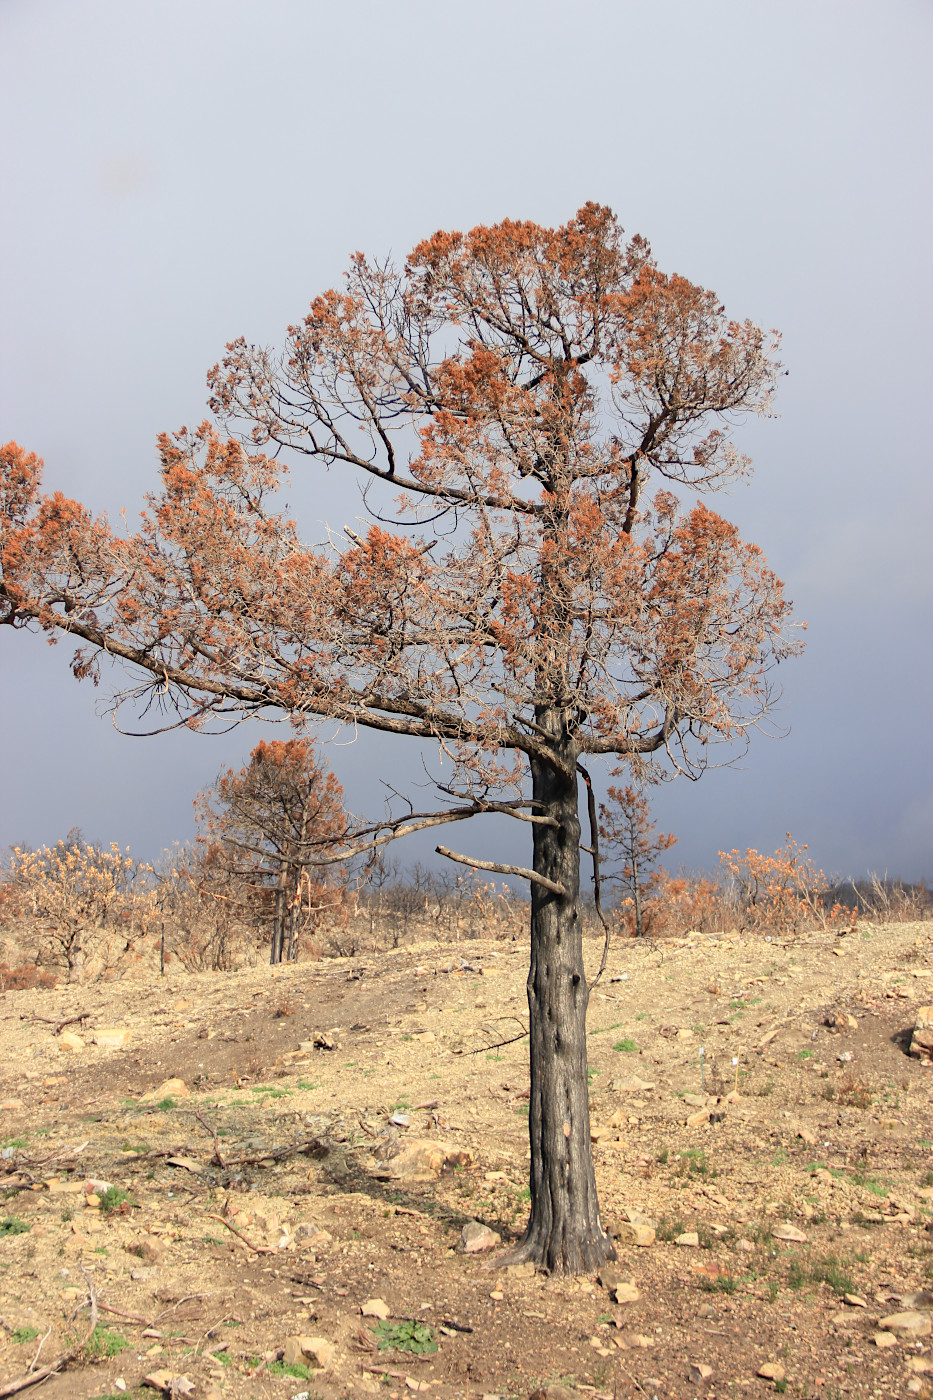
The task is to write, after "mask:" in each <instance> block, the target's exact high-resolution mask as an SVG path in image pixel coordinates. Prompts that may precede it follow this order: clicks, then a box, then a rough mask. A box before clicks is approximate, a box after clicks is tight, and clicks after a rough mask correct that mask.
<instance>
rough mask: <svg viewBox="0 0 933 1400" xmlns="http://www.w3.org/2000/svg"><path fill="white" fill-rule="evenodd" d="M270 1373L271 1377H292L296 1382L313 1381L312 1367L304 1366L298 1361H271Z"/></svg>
mask: <svg viewBox="0 0 933 1400" xmlns="http://www.w3.org/2000/svg"><path fill="white" fill-rule="evenodd" d="M268 1371H269V1375H270V1376H292V1377H293V1378H294V1379H295V1380H296V1381H309V1380H310V1379H311V1369H310V1367H308V1366H302V1365H301V1364H300V1362H297V1361H294V1362H293V1361H270V1362H269V1366H268Z"/></svg>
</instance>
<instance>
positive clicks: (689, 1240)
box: [674, 1230, 700, 1249]
mask: <svg viewBox="0 0 933 1400" xmlns="http://www.w3.org/2000/svg"><path fill="white" fill-rule="evenodd" d="M674 1243H675V1244H679V1245H680V1246H681V1247H682V1248H683V1249H699V1247H700V1236H699V1235H698V1234H697V1232H696V1230H685V1231H684V1233H683V1234H682V1235H678V1236H677V1238H676V1239H675V1241H674Z"/></svg>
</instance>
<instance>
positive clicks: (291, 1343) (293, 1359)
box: [282, 1337, 305, 1366]
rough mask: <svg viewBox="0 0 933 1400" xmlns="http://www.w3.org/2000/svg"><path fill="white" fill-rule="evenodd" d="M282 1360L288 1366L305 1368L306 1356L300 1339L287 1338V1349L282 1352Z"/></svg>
mask: <svg viewBox="0 0 933 1400" xmlns="http://www.w3.org/2000/svg"><path fill="white" fill-rule="evenodd" d="M282 1360H283V1361H284V1363H285V1365H286V1366H303V1365H304V1360H305V1354H304V1351H303V1350H302V1346H301V1338H300V1337H286V1338H285V1348H284V1350H283V1352H282Z"/></svg>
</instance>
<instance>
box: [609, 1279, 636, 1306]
mask: <svg viewBox="0 0 933 1400" xmlns="http://www.w3.org/2000/svg"><path fill="white" fill-rule="evenodd" d="M610 1297H611V1298H612V1300H613V1302H616V1303H637V1302H638V1300H639V1298H640V1297H641V1293H640V1292H639V1290H638V1289H637V1288H636V1287H635V1285H634V1283H617V1284H616V1285H615V1287H614V1288H613V1289H612V1291H611V1293H610Z"/></svg>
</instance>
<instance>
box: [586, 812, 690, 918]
mask: <svg viewBox="0 0 933 1400" xmlns="http://www.w3.org/2000/svg"><path fill="white" fill-rule="evenodd" d="M607 796H608V798H609V801H608V802H606V803H603V804H601V805H600V809H599V815H600V823H599V835H600V839H601V841H602V851H603V854H604V855H605V856H607V857H608V859H609V860H610V861H612V862H614V863H617V864H618V863H620V868H619V869H618V871H615V872H611V873H609V874H608V875H607V877H606V878H607V879H615V880H618V881H619V882H620V884H621V885H622V887H623V888H624V889H626V890H627V891H628V893H629V895H630V897H631V900H632V914H633V924H634V931H635V937H636V938H642V937H643V936H644V933H645V931H646V912H647V913H648V915H649V916H650V912H651V902H652V900H653V899H654V898H655V897H656V896H657V893H658V889H659V886H660V884H661V882H662V880H663V872H662V871H661V870H659V869H658V868H657V866H658V859H659V857H660V856H662V855H663V854H664V852H665V851H669V850H670V848H671V847H672V846H676V844H677V837H676V836H674V835H673V834H672V833H671V832H667V833H662V832H659V831H658V830H657V826H656V823H655V822H653V821H652V820H651V804H650V803H649V801H648V797H647V795H646V794H645V793H644V792H643V791H642V790H640V789H639V788H636V787H632V786H630V785H629V786H627V787H624V788H617V787H611V788H609V791H608V794H607ZM646 906H647V910H646Z"/></svg>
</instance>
